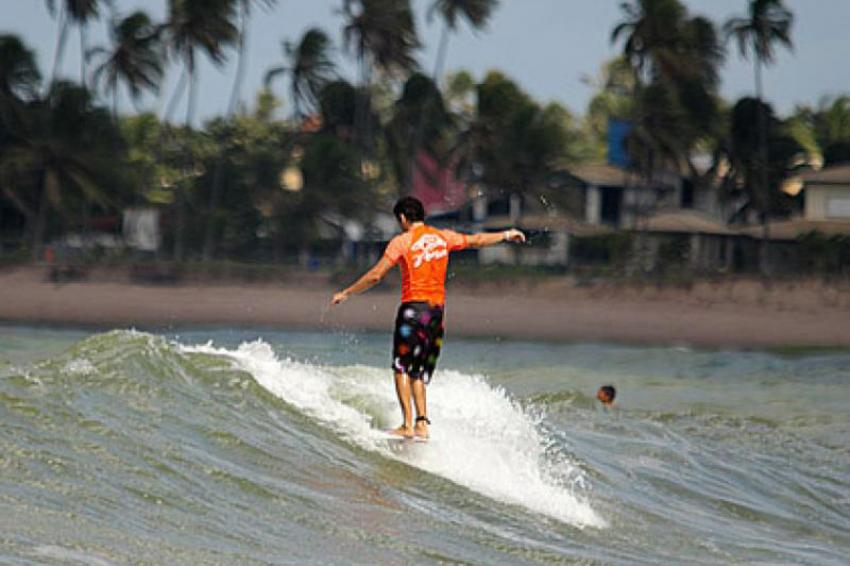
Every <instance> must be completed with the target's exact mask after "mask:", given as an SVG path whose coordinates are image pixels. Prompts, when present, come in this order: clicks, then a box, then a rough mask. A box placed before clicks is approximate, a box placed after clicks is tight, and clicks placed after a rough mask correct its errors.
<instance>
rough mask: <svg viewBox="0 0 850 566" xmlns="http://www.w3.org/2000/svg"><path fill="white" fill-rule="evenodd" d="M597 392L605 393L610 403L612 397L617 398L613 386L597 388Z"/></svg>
mask: <svg viewBox="0 0 850 566" xmlns="http://www.w3.org/2000/svg"><path fill="white" fill-rule="evenodd" d="M599 390H600V391H602V392H603V393H605V395H606V396H607V397H608V398H609V399H610V400H612V401H613V400H614V397H616V396H617V390H616V389H614V386H613V385H603V386H602V387H600V388H599Z"/></svg>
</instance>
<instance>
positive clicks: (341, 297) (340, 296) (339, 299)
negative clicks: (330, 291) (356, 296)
mask: <svg viewBox="0 0 850 566" xmlns="http://www.w3.org/2000/svg"><path fill="white" fill-rule="evenodd" d="M347 300H348V293H346V292H345V291H340V292H339V293H336V294H334V298H333V299H331V304H332V305H338V304H340V303H344V302H345V301H347Z"/></svg>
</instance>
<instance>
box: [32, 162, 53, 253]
mask: <svg viewBox="0 0 850 566" xmlns="http://www.w3.org/2000/svg"><path fill="white" fill-rule="evenodd" d="M49 177H50V172H49V171H46V172H44V173H42V175H41V199H40V200H39V203H38V215H37V216H36V218H35V226H34V227H33V231H32V240H31V241H30V253H31V254H32V255H31V257H32V260H33V261H38V260H39V257H40V252H41V245H42V243H43V242H44V230H45V227H46V226H47V210H48V208H49V206H48V204H49V202H48V201H49V193H50V189H49V184H50V182H49Z"/></svg>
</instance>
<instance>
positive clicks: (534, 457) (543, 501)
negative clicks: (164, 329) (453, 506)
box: [181, 340, 607, 527]
mask: <svg viewBox="0 0 850 566" xmlns="http://www.w3.org/2000/svg"><path fill="white" fill-rule="evenodd" d="M181 349H182V350H183V351H185V352H195V353H204V354H213V355H220V356H226V357H228V358H230V359H233V360H234V361H235V362H236V364H237V366H238V367H239V368H240V369H242V370H244V371H246V372H248V373H250V374H251V375H252V376H253V377H254V379H256V380H257V382H258V383H259V384H260V385H261V386H262V387H264V388H265V389H267V390H268V391H269V392H271V393H272V394H274V395H276V396H277V397H279V398H281V399H282V400H284V401H286V402H287V403H289V404H290V405H292V406H294V407H295V408H297V409H298V410H299V411H301V412H303V413H305V414H307V415H308V416H310V417H311V418H314V419H316V420H317V421H320V422H321V423H323V424H324V425H326V426H329V427H331V428H333V429H334V430H336V431H337V432H338V433H339V434H340V435H342V436H343V437H345V438H347V439H349V440H350V441H352V442H354V443H356V444H358V445H359V446H361V447H363V448H365V449H368V450H372V451H377V452H380V453H382V454H384V455H385V456H387V457H391V458H395V459H398V460H401V461H404V462H406V463H407V464H409V465H412V466H416V467H418V468H421V469H423V470H426V471H428V472H430V473H433V474H436V475H439V476H441V477H444V478H447V479H449V480H451V481H453V482H456V483H458V484H460V485H463V486H465V487H467V488H469V489H472V490H474V491H476V492H478V493H481V494H483V495H485V496H487V497H490V498H492V499H495V500H498V501H501V502H504V503H509V504H514V505H519V506H522V507H525V508H527V509H529V510H531V511H534V512H538V513H542V514H544V515H547V516H549V517H552V518H555V519H558V520H561V521H564V522H567V523H570V524H572V525H575V526H579V527H585V526H590V527H605V526H606V525H607V524H606V522H605V520H604V519H603V518H601V517H600V516H599V515H598V514H597V513H596V512H595V511H594V510H593V509H592V508H591V506H590V504H589V502H588V501H587V500H586V497H584V496H582V495H580V494H576V493H574V491H573V488H574V486H576V485H581V484H582V482H583V475H582V473H581V472H580V470H578V469H576V468H575V467H574V466H572V465H571V464H570V463H569V462H567V461H561V462H557V461H555V460H554V459H552V458H551V457H549V456H548V455H547V454H546V445H547V442H546V438H545V437H544V435H543V434H542V433H541V432H540V430H539V427H538V426H537V423H536V422H535V419H534V418H533V417H532V416H531V415H530V414H529V413H528V412H527V411H524V410H523V409H522V408H521V407H519V406H518V405H517V404H516V403H515V402H513V401H512V400H511V399H510V398H509V397H508V396H507V395H506V394H505V392H504V391H502V390H500V389H498V388H494V387H492V386H491V385H489V384H488V383H487V382H486V381H485V380H484V379H483V378H482V377H480V376H472V375H466V374H462V373H459V372H454V371H442V372H438V374H437V376H436V378H435V379H434V381H433V383H432V384H431V385H430V386H429V387H428V406H429V408H428V411H429V417H430V418H431V420H432V421H433V422H434V424H435V426H433V427H432V429H431V435H432V437H431V441H430V442H428V443H427V444H426V445H419V447H417V449H415V450H402V451H394V450H391V449H390V447H389V445H388V442H387V440H386V436H385V433H383V432H381V430H380V428H381V427H384V426H389V424H390V423H393V424H395V421H396V420H398V418H399V417H398V406H397V401H396V397H395V391H394V388H393V384H392V380H391V379H390V376H389V375H388V373H389V371H388V370H383V369H378V368H369V367H363V366H355V367H347V368H337V367H322V366H318V365H313V364H307V363H301V362H296V361H293V360H289V359H280V358H278V357H277V356H276V355H275V353H274V351H273V350H272V348H271V347H270V346H269V345H268V344H266V343H265V342H263V341H261V340H258V341H255V342H250V343H243V344H242V345H240V346H239V347H238V348H237V349H236V350H226V349H222V348H216V347H214V346H213V345H212V344H206V345H202V346H191V347H189V346H181Z"/></svg>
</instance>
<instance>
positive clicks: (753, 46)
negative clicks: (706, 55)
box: [724, 0, 794, 64]
mask: <svg viewBox="0 0 850 566" xmlns="http://www.w3.org/2000/svg"><path fill="white" fill-rule="evenodd" d="M793 22H794V15H793V14H792V13H791V11H790V10H788V9H787V8H786V7H785V6H784V5H783V3H782V0H750V3H749V13H748V14H747V16H745V17H739V18H732V19H730V20H729V21H728V22H726V25H725V26H724V31H725V32H726V34H727V36H728V37H729V38H734V40H735V41H736V43H737V44H738V49H739V50H740V52H741V56H743V57H744V58H747V57H749V55H750V52H752V53H753V54H754V55H755V58H756V59H757V60H758V61H759V62H760V63H762V64H770V63H772V62H773V57H774V45H775V44H776V43H780V44H782V45H784V46H785V47H787V48H789V49H790V48H791V45H792V43H791V26H792V24H793Z"/></svg>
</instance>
